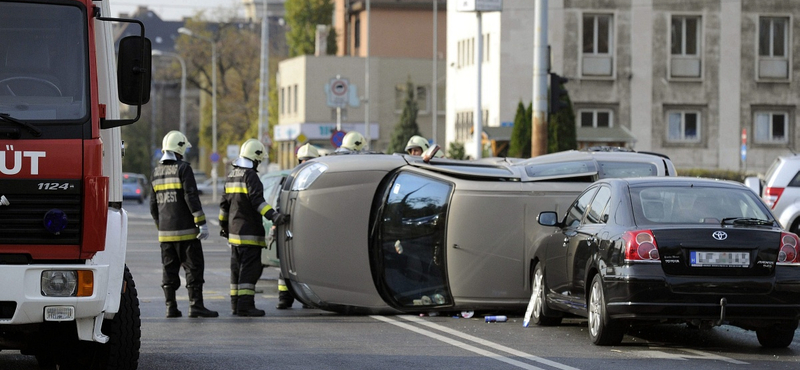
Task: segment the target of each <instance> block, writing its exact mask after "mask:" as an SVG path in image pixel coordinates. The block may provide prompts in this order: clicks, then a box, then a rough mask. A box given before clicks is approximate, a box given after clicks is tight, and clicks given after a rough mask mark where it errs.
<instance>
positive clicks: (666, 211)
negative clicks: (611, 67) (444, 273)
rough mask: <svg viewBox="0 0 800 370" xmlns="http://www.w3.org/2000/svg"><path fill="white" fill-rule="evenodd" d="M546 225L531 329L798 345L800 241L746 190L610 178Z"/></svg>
mask: <svg viewBox="0 0 800 370" xmlns="http://www.w3.org/2000/svg"><path fill="white" fill-rule="evenodd" d="M562 215H563V216H562V217H561V218H560V219H559V218H558V217H557V213H556V212H553V211H545V212H540V213H539V216H538V223H539V224H540V225H543V226H545V227H548V228H549V230H547V232H546V234H547V235H545V236H544V237H542V238H540V239H539V240H537V241H535V244H536V246H535V248H534V249H533V253H532V255H531V256H532V257H531V258H532V261H533V281H534V282H533V291H532V298H531V301H532V302H531V308H532V317H533V319H532V321H533V322H534V323H536V324H539V325H556V324H558V323H560V321H561V318H562V316H564V315H565V314H572V315H577V316H581V317H586V318H588V328H589V330H588V332H589V337H590V338H591V340H592V342H594V343H595V344H598V345H616V344H619V343H620V342H621V341H622V339H623V335H624V334H625V331H626V329H627V327H628V325H629V324H631V323H634V322H635V323H664V322H678V323H683V322H685V323H688V324H689V325H691V326H693V327H713V326H718V325H723V324H729V325H735V326H739V327H742V328H744V329H748V330H755V332H756V336H757V337H758V341H759V343H761V345H762V346H764V347H787V346H789V345H790V344H791V343H792V340H793V338H794V333H795V330H796V329H797V324H798V319H799V318H800V247H799V246H798V244H800V241H799V240H798V237H797V235H795V234H793V233H789V232H785V231H784V230H782V229H781V227H780V225H779V224H778V222H777V221H776V220H775V219H774V217H773V216H772V214H771V213H770V211H769V209H768V208H767V207H766V206H765V205H764V204H763V202H761V201H760V200H759V199H758V197H757V196H756V195H755V194H753V192H752V191H750V190H749V189H748V188H746V187H745V186H744V185H742V184H740V183H735V182H729V181H718V180H711V179H699V178H683V177H676V178H635V179H634V178H631V179H605V180H600V181H598V182H595V183H594V184H592V185H591V186H590V187H589V188H587V189H586V190H585V191H584V192H583V193H582V194H581V195H580V196H578V197H577V199H576V200H575V201H574V202H573V203H572V205H571V206H570V207H569V208H568V209H567V210H566V212H563V213H562Z"/></svg>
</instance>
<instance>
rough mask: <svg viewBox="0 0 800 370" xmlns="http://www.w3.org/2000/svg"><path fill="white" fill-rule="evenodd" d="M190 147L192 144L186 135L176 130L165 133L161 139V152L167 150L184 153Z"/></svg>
mask: <svg viewBox="0 0 800 370" xmlns="http://www.w3.org/2000/svg"><path fill="white" fill-rule="evenodd" d="M191 147H192V144H190V143H189V140H188V139H187V138H186V135H184V134H183V133H181V132H180V131H176V130H172V131H170V132H168V133H167V134H166V135H164V139H163V140H161V151H162V152H165V151H167V150H169V151H171V152H175V154H180V155H184V153H186V149H189V148H191Z"/></svg>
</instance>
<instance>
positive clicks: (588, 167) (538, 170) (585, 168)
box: [525, 161, 597, 177]
mask: <svg viewBox="0 0 800 370" xmlns="http://www.w3.org/2000/svg"><path fill="white" fill-rule="evenodd" d="M525 172H527V173H528V176H530V177H546V176H557V175H576V174H586V173H595V172H597V167H595V164H594V162H592V161H581V162H561V163H545V164H532V165H529V166H526V167H525Z"/></svg>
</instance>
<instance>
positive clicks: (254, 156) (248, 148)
mask: <svg viewBox="0 0 800 370" xmlns="http://www.w3.org/2000/svg"><path fill="white" fill-rule="evenodd" d="M266 155H267V149H266V148H264V144H262V143H261V142H260V141H258V140H256V139H248V140H247V141H245V142H244V144H242V148H241V149H240V150H239V156H240V157H242V158H247V159H249V160H251V161H255V162H262V161H263V160H264V157H265V156H266Z"/></svg>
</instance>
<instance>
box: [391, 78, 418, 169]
mask: <svg viewBox="0 0 800 370" xmlns="http://www.w3.org/2000/svg"><path fill="white" fill-rule="evenodd" d="M405 90H406V102H405V106H404V107H403V114H402V115H401V116H400V121H398V122H397V124H395V126H394V132H392V138H391V141H389V149H388V153H390V154H391V153H403V152H405V149H406V144H407V143H408V139H411V137H412V136H414V135H419V125H417V113H418V112H419V107H417V100H416V99H415V97H414V90H415V89H414V84H413V83H411V77H409V78H408V81H407V82H406V88H405Z"/></svg>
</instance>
